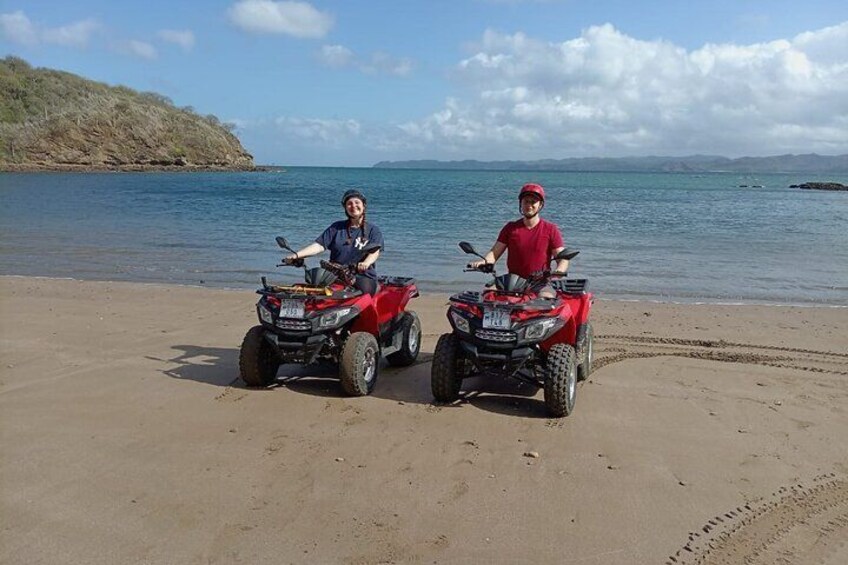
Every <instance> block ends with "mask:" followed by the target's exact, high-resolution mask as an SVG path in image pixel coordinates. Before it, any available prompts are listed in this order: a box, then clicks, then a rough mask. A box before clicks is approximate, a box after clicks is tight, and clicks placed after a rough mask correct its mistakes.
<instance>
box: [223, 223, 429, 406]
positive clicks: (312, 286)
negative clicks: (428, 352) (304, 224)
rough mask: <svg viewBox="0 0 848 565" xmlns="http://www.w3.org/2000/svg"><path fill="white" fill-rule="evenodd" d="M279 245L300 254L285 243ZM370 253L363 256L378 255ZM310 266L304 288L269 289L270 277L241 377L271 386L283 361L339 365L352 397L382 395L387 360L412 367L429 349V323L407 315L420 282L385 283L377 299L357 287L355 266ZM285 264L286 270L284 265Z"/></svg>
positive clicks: (369, 250)
mask: <svg viewBox="0 0 848 565" xmlns="http://www.w3.org/2000/svg"><path fill="white" fill-rule="evenodd" d="M277 244H278V245H279V246H280V247H282V248H283V249H287V250H289V251H291V252H292V253H294V251H292V249H291V248H290V247H289V246H288V243H287V242H286V240H285V238H283V237H277ZM378 249H379V246H372V247H366V248H365V249H363V250H362V257H365V256H367V255H369V254H370V253H373V252H374V251H377V250H378ZM320 264H321V266H320V267H313V268H311V269H310V268H306V266H305V263H304V261H303V259H299V260H296V261H294V262H292V263H291V265H292V266H295V267H303V269H304V282H303V283H299V284H294V285H289V286H280V285H269V284H268V281H267V280H266V278H265V277H262V288H260V289H259V290H257V291H256V292H257V293H258V294H260V295H262V297H261V298H260V299H259V302H258V303H257V304H256V312H257V314H258V315H259V322H260V324H261V325H258V326H254V327H252V328H250V330H249V331H248V332H247V335H245V336H244V342H243V343H242V346H241V353H240V354H239V371H240V374H241V378H242V379H243V380H244V382H245V383H247V384H248V385H249V386H268V385H270V384H272V383H273V382H274V381H275V380H276V377H277V369H278V368H279V366H280V364H282V363H299V364H304V365H308V364H313V363H318V362H321V361H330V362H333V363H336V364H338V367H339V379H340V380H341V384H342V388H343V389H344V391H345V392H346V393H347V394H349V395H351V396H363V395H366V394H368V393H370V392H371V391H372V390H373V389H374V385H375V384H376V382H377V375H378V372H379V365H380V357H381V356H382V357H385V358H386V360H387V361H388V362H389V363H390V364H391V365H395V366H405V365H411V364H412V363H414V362H415V359H416V358H417V357H418V351H419V349H420V348H421V322H420V321H419V320H418V316H417V315H416V314H415V312H411V311H410V312H408V311H405V308H406V305H407V303H408V302H409V299H410V298H414V297H416V296H418V289H417V288H416V286H415V279H412V278H408V277H380V279H379V281H378V282H379V284H380V286H379V290H378V291H377V293H376V295H375V296H373V297H372V296H371V295H370V294H368V293H363V292H362V291H360V290H358V289H356V288H354V286H353V284H354V282H355V280H356V271H355V267H354V266H343V265H339V264H337V263H331V262H329V261H321V263H320ZM277 266H278V267H279V266H284V265H283V264H280V265H277Z"/></svg>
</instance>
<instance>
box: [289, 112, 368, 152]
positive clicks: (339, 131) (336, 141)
mask: <svg viewBox="0 0 848 565" xmlns="http://www.w3.org/2000/svg"><path fill="white" fill-rule="evenodd" d="M275 123H276V126H277V128H278V130H279V131H280V133H282V134H283V135H285V136H286V137H288V138H294V139H297V140H300V141H303V142H311V143H318V144H321V145H330V146H338V145H341V144H343V143H345V142H347V141H350V140H351V139H352V138H356V137H358V136H359V134H360V131H361V129H362V127H361V125H360V123H359V122H358V121H356V120H325V119H319V118H294V117H280V118H277V120H276V121H275Z"/></svg>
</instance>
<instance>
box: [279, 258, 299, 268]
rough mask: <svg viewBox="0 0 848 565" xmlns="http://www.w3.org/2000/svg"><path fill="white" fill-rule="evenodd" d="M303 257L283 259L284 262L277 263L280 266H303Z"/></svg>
mask: <svg viewBox="0 0 848 565" xmlns="http://www.w3.org/2000/svg"><path fill="white" fill-rule="evenodd" d="M305 264H306V263H305V261H304V260H303V259H285V258H284V259H283V262H282V263H277V266H278V267H303V266H304V265H305Z"/></svg>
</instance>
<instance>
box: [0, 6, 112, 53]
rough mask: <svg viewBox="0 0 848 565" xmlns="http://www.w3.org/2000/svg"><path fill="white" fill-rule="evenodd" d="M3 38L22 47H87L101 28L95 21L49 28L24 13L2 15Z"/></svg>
mask: <svg viewBox="0 0 848 565" xmlns="http://www.w3.org/2000/svg"><path fill="white" fill-rule="evenodd" d="M0 28H2V30H3V36H4V37H5V38H6V39H8V40H9V41H12V42H13V43H19V44H21V45H28V46H34V45H38V44H40V43H49V44H55V45H65V46H69V47H85V46H86V45H87V44H88V41H89V38H90V37H91V35H92V34H93V33H94V32H95V31H97V30H98V29H99V28H100V24H98V23H97V21H95V20H93V19H85V20H81V21H78V22H73V23H70V24H68V25H64V26H60V27H55V28H47V27H43V26H39V25H37V24H34V23H33V22H32V21H30V19H29V18H28V17H27V15H26V14H24V13H23V12H22V11H20V10H18V11H17V12H13V13H10V14H0Z"/></svg>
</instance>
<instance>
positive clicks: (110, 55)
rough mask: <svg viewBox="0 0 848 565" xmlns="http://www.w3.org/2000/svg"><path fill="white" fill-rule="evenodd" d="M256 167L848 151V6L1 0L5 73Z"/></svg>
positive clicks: (763, 0) (731, 0) (785, 1)
mask: <svg viewBox="0 0 848 565" xmlns="http://www.w3.org/2000/svg"><path fill="white" fill-rule="evenodd" d="M8 55H15V56H17V57H21V58H23V59H25V60H26V61H28V62H29V63H30V64H31V65H33V66H36V67H48V68H53V69H60V70H63V71H68V72H72V73H75V74H78V75H81V76H84V77H86V78H90V79H93V80H97V81H100V82H105V83H107V84H111V85H119V84H120V85H124V86H128V87H130V88H133V89H136V90H139V91H153V92H158V93H160V94H163V95H165V96H167V97H169V98H170V99H171V100H173V101H174V103H175V104H176V105H177V106H181V107H182V106H191V107H192V108H194V109H195V111H197V112H198V113H201V114H214V115H216V116H217V117H218V118H220V119H221V120H222V121H225V122H230V123H233V124H235V126H236V129H235V132H236V134H237V135H238V137H239V139H240V140H241V141H242V144H243V145H244V146H245V148H246V149H247V150H248V151H249V152H250V153H251V154H253V156H254V158H255V161H256V163H257V164H276V165H289V166H295V165H309V166H353V167H356V166H366V167H367V166H371V165H373V164H374V163H376V162H379V161H383V160H408V159H440V160H462V159H478V160H483V161H491V160H503V159H515V160H533V159H563V158H570V157H623V156H646V155H667V156H683V155H694V154H708V155H723V156H727V157H740V156H766V155H779V154H785V153H795V154H800V153H819V154H823V155H838V154H846V153H848V1H846V0H805V1H789V0H711V1H698V0H691V1H685V0H655V1H639V2H637V1H633V0H629V1H627V0H593V1H587V0H337V1H329V0H327V1H323V0H310V1H309V2H303V1H272V0H238V1H236V0H204V1H199V0H198V1H194V0H186V1H181V2H173V1H169V2H165V1H159V0H148V1H146V2H134V1H122V2H115V1H114V0H75V1H74V2H68V1H67V0H62V1H47V0H45V1H39V0H28V1H26V2H24V1H15V0H0V56H4V57H5V56H8Z"/></svg>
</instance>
